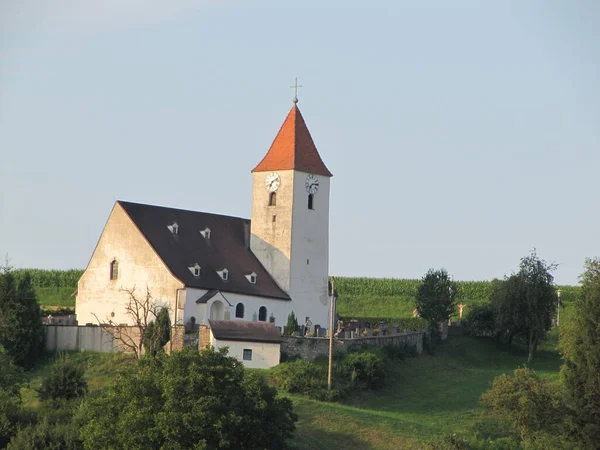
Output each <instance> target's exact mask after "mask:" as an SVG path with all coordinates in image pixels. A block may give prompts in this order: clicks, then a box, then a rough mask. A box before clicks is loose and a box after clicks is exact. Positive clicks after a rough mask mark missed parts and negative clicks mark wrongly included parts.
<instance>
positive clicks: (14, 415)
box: [0, 389, 22, 448]
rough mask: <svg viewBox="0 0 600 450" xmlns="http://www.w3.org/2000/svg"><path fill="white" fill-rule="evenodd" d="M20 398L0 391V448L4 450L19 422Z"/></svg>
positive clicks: (20, 411)
mask: <svg viewBox="0 0 600 450" xmlns="http://www.w3.org/2000/svg"><path fill="white" fill-rule="evenodd" d="M21 416H22V410H21V398H20V396H18V395H14V394H12V393H9V392H7V391H5V390H3V389H0V448H5V447H6V444H8V442H9V441H10V439H11V437H12V436H13V435H14V434H15V433H16V432H17V426H18V424H19V422H20V421H21V418H22V417H21Z"/></svg>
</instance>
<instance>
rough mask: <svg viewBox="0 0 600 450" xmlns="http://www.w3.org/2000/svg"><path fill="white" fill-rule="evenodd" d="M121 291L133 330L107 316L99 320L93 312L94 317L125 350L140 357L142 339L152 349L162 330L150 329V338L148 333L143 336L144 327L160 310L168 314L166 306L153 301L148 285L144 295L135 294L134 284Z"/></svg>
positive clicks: (142, 348) (160, 337)
mask: <svg viewBox="0 0 600 450" xmlns="http://www.w3.org/2000/svg"><path fill="white" fill-rule="evenodd" d="M121 292H125V293H126V294H127V297H128V301H127V304H126V305H125V312H126V313H127V315H128V316H129V318H130V319H131V321H132V322H133V328H135V332H133V333H132V332H131V328H132V327H125V326H119V325H118V324H116V323H114V322H113V320H112V319H111V318H109V317H106V318H105V320H104V321H100V319H98V316H96V315H95V314H94V317H95V318H96V320H97V321H98V323H99V324H100V326H101V327H102V329H103V330H105V331H107V332H108V333H110V334H111V335H112V336H113V338H114V339H115V341H117V342H118V343H119V344H120V345H121V347H122V348H123V349H124V350H125V351H130V352H133V353H134V354H135V356H136V358H138V359H141V357H142V355H143V354H144V341H146V343H149V344H150V345H151V347H152V351H154V350H155V349H156V345H158V343H159V341H160V339H162V336H163V335H162V334H161V333H162V331H161V332H158V333H157V332H155V331H152V333H151V334H152V337H151V338H150V335H146V336H145V331H146V329H147V328H148V326H149V325H150V324H151V323H152V322H154V321H155V320H156V319H157V317H158V315H159V313H160V311H161V310H163V309H166V310H167V314H168V308H167V307H164V306H158V305H157V304H156V303H155V301H154V299H153V298H152V294H151V293H150V289H148V287H146V294H145V295H144V296H138V295H137V294H136V292H135V286H134V287H133V288H132V289H121ZM163 320H164V319H163ZM153 328H154V326H153ZM163 345H164V344H163Z"/></svg>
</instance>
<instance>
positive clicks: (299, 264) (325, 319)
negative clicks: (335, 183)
mask: <svg viewBox="0 0 600 450" xmlns="http://www.w3.org/2000/svg"><path fill="white" fill-rule="evenodd" d="M307 175H308V173H304V172H296V174H295V178H294V204H295V205H296V207H295V208H294V214H293V228H292V252H291V281H290V291H289V293H290V296H291V297H292V299H293V304H294V309H295V313H296V316H297V317H298V322H299V323H304V320H305V318H306V317H310V320H311V322H312V323H313V325H316V324H319V325H321V326H322V327H326V328H328V327H329V310H330V308H329V296H328V276H329V189H330V181H331V179H330V178H329V177H325V176H318V179H319V190H318V191H317V193H316V194H314V197H313V207H314V209H312V210H311V209H308V192H307V191H306V188H305V182H306V177H307Z"/></svg>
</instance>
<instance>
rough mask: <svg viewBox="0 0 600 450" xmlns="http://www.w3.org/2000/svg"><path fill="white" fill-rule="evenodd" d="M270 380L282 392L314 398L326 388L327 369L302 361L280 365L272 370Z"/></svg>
mask: <svg viewBox="0 0 600 450" xmlns="http://www.w3.org/2000/svg"><path fill="white" fill-rule="evenodd" d="M272 380H273V383H274V384H275V386H277V387H278V388H279V389H281V390H283V391H286V392H289V393H292V394H293V393H299V394H306V395H309V396H312V397H314V396H315V395H316V393H317V392H318V391H320V390H322V389H326V388H327V367H326V366H324V365H321V364H317V363H315V362H312V361H305V360H302V359H299V360H296V361H293V362H288V363H281V364H279V365H278V366H276V367H275V368H274V369H273V376H272Z"/></svg>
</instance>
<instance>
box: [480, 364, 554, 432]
mask: <svg viewBox="0 0 600 450" xmlns="http://www.w3.org/2000/svg"><path fill="white" fill-rule="evenodd" d="M481 402H482V403H483V405H484V406H485V407H487V408H488V409H489V410H490V411H491V412H492V413H493V414H495V415H496V416H498V417H502V418H504V419H505V420H508V421H509V422H510V423H512V424H513V425H514V426H515V427H516V428H517V429H518V430H519V433H520V437H521V438H522V439H525V438H526V437H527V436H528V435H529V434H530V433H532V432H536V431H543V430H549V429H552V428H553V427H554V426H555V425H557V424H560V423H561V422H562V420H563V418H564V415H565V408H564V406H563V404H562V401H561V399H560V396H559V395H558V393H556V392H554V391H553V389H552V387H551V386H550V384H549V383H548V382H547V381H546V380H541V379H539V378H538V377H537V375H536V373H535V372H534V371H533V370H531V369H526V368H522V369H517V370H515V372H514V375H512V376H510V375H506V374H504V375H500V376H498V377H496V378H495V379H494V382H493V384H492V388H491V389H490V390H489V391H487V392H484V393H483V394H482V395H481Z"/></svg>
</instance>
